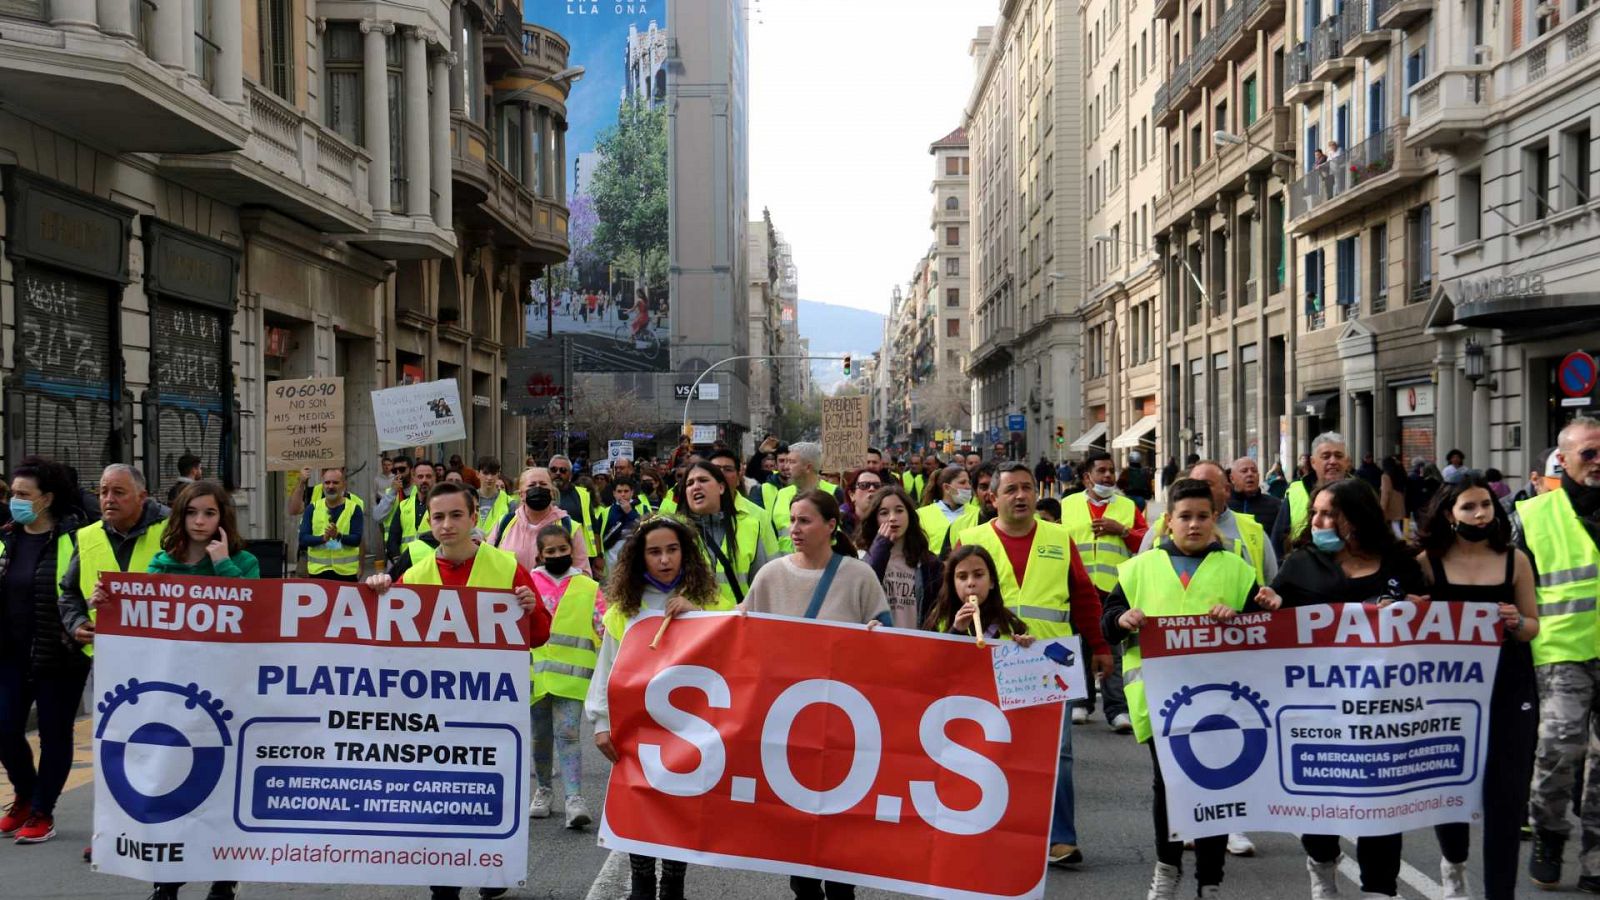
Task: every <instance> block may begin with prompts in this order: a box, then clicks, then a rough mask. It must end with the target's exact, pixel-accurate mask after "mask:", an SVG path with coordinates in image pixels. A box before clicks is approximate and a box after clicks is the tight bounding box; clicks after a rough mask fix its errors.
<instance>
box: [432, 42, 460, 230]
mask: <svg viewBox="0 0 1600 900" xmlns="http://www.w3.org/2000/svg"><path fill="white" fill-rule="evenodd" d="M455 64H456V55H455V54H454V53H437V54H434V57H433V122H432V125H433V127H432V129H431V136H432V138H433V142H432V144H431V145H430V147H429V153H430V160H431V161H432V163H433V189H434V190H436V191H438V192H439V209H438V211H437V212H436V213H435V214H434V216H433V221H434V224H436V225H438V226H439V227H440V228H450V227H451V223H452V222H453V221H454V212H455V211H454V210H453V209H452V208H451V207H452V204H454V202H455V192H454V191H453V190H452V188H453V185H452V184H451V181H450V103H451V100H452V98H453V97H454V96H455V91H454V90H453V82H451V80H450V73H451V71H452V69H453V67H454V66H455Z"/></svg>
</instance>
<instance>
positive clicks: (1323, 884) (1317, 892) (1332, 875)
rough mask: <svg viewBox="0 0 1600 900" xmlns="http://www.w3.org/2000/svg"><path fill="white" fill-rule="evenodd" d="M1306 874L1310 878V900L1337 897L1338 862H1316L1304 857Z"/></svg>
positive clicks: (1324, 899) (1327, 899)
mask: <svg viewBox="0 0 1600 900" xmlns="http://www.w3.org/2000/svg"><path fill="white" fill-rule="evenodd" d="M1306 872H1307V873H1308V874H1309V875H1310V876H1311V900H1330V898H1332V897H1337V896H1339V861H1338V860H1337V859H1335V860H1332V861H1330V862H1317V861H1316V860H1314V859H1312V858H1311V857H1309V856H1308V857H1306Z"/></svg>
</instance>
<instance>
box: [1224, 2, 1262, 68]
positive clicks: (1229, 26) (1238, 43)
mask: <svg viewBox="0 0 1600 900" xmlns="http://www.w3.org/2000/svg"><path fill="white" fill-rule="evenodd" d="M1266 2H1267V0H1233V5H1232V6H1230V7H1228V9H1227V11H1226V12H1224V13H1223V14H1222V21H1220V22H1218V23H1217V33H1218V34H1220V35H1221V37H1220V38H1219V39H1218V41H1217V58H1218V59H1220V60H1222V61H1223V62H1239V61H1240V60H1242V59H1244V58H1245V57H1247V56H1249V55H1250V53H1251V51H1253V50H1255V49H1256V32H1255V29H1254V28H1251V27H1249V26H1248V25H1246V24H1245V23H1246V22H1248V21H1249V19H1250V14H1251V12H1253V11H1254V10H1255V9H1256V8H1257V7H1260V6H1264V5H1266Z"/></svg>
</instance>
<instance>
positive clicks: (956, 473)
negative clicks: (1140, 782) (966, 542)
mask: <svg viewBox="0 0 1600 900" xmlns="http://www.w3.org/2000/svg"><path fill="white" fill-rule="evenodd" d="M930 484H931V485H932V487H930V488H929V490H930V492H933V493H935V494H936V495H937V499H935V500H934V501H933V502H931V503H929V504H927V505H926V506H923V507H921V508H919V509H918V510H917V524H919V525H921V526H922V533H923V534H925V535H927V536H928V549H930V550H932V551H933V552H934V554H935V555H937V556H939V557H940V558H941V559H942V558H944V557H946V556H949V555H950V548H951V547H953V546H955V543H956V539H957V538H959V537H960V536H961V532H963V531H966V530H967V529H968V528H971V527H972V526H974V525H976V524H978V504H977V503H976V502H975V501H974V500H973V499H972V476H971V475H968V474H967V470H966V469H962V468H956V467H952V468H947V469H941V470H940V471H939V474H938V475H937V476H935V477H934V479H933V481H932V482H930Z"/></svg>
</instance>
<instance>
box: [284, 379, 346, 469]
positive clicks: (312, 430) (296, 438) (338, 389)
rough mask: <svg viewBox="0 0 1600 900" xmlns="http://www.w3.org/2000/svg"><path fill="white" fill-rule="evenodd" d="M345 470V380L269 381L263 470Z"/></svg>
mask: <svg viewBox="0 0 1600 900" xmlns="http://www.w3.org/2000/svg"><path fill="white" fill-rule="evenodd" d="M342 465H344V379H343V378H299V379H295V380H292V381H269V382H267V471H268V472H298V471H299V470H300V469H302V468H308V467H309V468H312V469H325V468H331V467H334V466H342Z"/></svg>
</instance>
